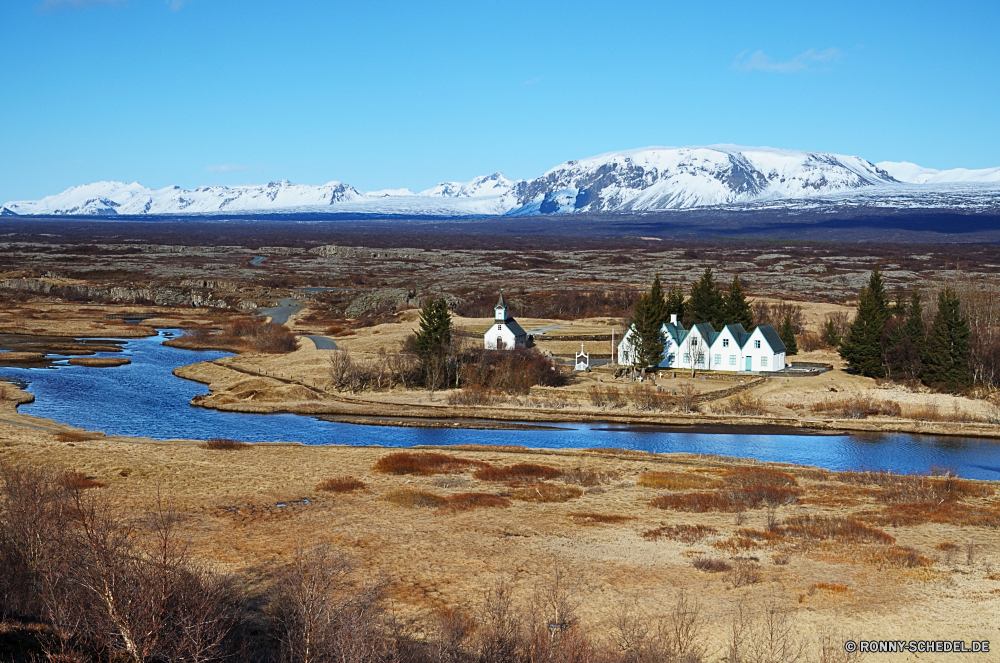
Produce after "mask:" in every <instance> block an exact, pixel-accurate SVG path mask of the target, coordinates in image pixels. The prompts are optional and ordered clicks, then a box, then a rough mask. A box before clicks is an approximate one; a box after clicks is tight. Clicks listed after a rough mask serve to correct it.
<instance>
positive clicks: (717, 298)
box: [629, 268, 798, 369]
mask: <svg viewBox="0 0 1000 663" xmlns="http://www.w3.org/2000/svg"><path fill="white" fill-rule="evenodd" d="M672 314H676V315H677V317H678V320H680V321H681V322H682V323H683V325H684V326H685V327H688V328H690V327H691V326H693V325H696V324H700V323H703V322H708V323H711V325H712V328H713V329H715V330H716V331H719V330H721V329H722V328H723V327H725V326H726V325H731V324H737V323H738V324H741V325H743V329H745V330H746V331H753V329H754V312H753V307H752V306H751V302H749V301H747V297H746V292H745V291H744V290H743V284H742V283H741V282H740V278H739V276H734V277H733V280H732V282H731V283H730V284H729V288H728V289H727V290H726V291H725V292H723V290H722V289H721V288H720V287H719V284H718V283H717V282H716V280H715V275H714V274H713V273H712V270H711V268H706V269H705V272H704V273H703V274H702V276H701V278H700V279H699V280H698V281H697V282H695V283H694V284H692V285H691V296H690V297H689V298H687V299H685V298H684V290H683V289H682V288H681V287H680V286H674V287H671V288H670V289H669V290H668V291H667V292H666V293H664V291H663V286H662V285H661V284H660V275H659V274H657V275H656V276H655V277H654V278H653V285H652V286H651V287H650V289H649V291H648V292H646V293H644V294H643V295H642V296H641V297H640V298H639V300H638V301H637V302H636V305H635V309H634V310H633V313H632V316H631V319H630V320H629V322H630V324H631V325H634V328H635V332H634V334H633V347H634V348H635V351H634V352H635V363H636V365H637V366H638V367H640V368H642V369H649V368H650V367H652V366H656V365H657V364H659V363H660V362H661V361H662V360H663V351H664V347H665V341H666V339H665V338H664V337H663V334H662V326H663V324H664V323H665V322H669V321H670V316H671V315H672ZM779 336H781V340H782V341H783V342H784V343H785V347H786V349H787V351H788V354H790V355H793V354H796V353H797V352H798V348H797V345H796V342H795V331H794V328H793V325H792V319H791V316H790V315H789V314H787V313H786V314H785V316H784V317H783V318H782V323H781V326H780V328H779Z"/></svg>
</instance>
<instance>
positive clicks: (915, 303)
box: [886, 291, 927, 380]
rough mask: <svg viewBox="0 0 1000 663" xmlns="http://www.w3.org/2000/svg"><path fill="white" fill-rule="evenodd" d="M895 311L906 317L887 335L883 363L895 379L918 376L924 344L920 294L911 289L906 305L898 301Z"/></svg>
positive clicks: (915, 377) (922, 310)
mask: <svg viewBox="0 0 1000 663" xmlns="http://www.w3.org/2000/svg"><path fill="white" fill-rule="evenodd" d="M896 310H898V311H902V312H903V315H905V316H906V318H905V320H902V321H899V323H898V324H897V325H896V327H895V328H894V329H893V330H892V332H891V333H890V334H887V338H886V346H887V347H886V365H887V366H888V368H889V374H890V375H891V376H892V377H894V378H903V379H909V380H913V379H917V378H919V377H920V375H921V373H922V371H923V356H924V353H925V352H926V345H927V339H926V333H925V331H924V309H923V305H922V301H921V296H920V293H919V292H917V291H913V293H912V294H911V295H910V303H909V305H908V306H907V305H905V304H903V305H902V306H900V304H899V302H897V305H896Z"/></svg>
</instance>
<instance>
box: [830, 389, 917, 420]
mask: <svg viewBox="0 0 1000 663" xmlns="http://www.w3.org/2000/svg"><path fill="white" fill-rule="evenodd" d="M813 409H814V410H815V411H816V412H829V413H831V414H833V415H835V416H841V417H843V418H845V419H866V418H868V417H873V416H883V417H901V416H903V410H902V408H901V407H900V405H899V403H898V402H896V401H877V400H875V399H874V398H872V397H871V396H870V395H868V394H858V395H854V396H847V397H844V398H826V399H824V400H823V401H822V402H820V403H817V404H816V405H814V406H813Z"/></svg>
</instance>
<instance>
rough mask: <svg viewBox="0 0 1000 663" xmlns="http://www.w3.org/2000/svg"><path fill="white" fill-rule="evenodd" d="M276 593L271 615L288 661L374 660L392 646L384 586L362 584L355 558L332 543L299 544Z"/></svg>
mask: <svg viewBox="0 0 1000 663" xmlns="http://www.w3.org/2000/svg"><path fill="white" fill-rule="evenodd" d="M274 593H275V598H274V601H273V603H272V606H271V614H272V618H273V621H274V624H275V627H276V629H275V630H276V631H277V634H278V637H279V640H280V643H281V653H282V658H283V659H284V660H286V661H289V662H295V663H327V662H330V663H333V662H335V661H352V662H355V661H356V662H358V663H375V662H376V661H379V662H380V661H383V660H385V658H386V656H387V655H388V654H389V653H390V652H391V651H392V642H391V641H390V639H389V638H387V637H386V636H385V632H386V629H385V625H386V620H385V612H384V609H383V607H382V598H383V588H382V586H381V585H379V584H370V585H362V584H360V583H359V582H358V581H357V580H356V578H355V564H354V563H353V561H351V560H350V559H349V558H347V557H345V556H343V555H341V554H338V553H335V552H333V551H332V550H331V549H330V548H329V547H328V546H325V545H320V546H317V547H315V548H312V549H309V550H305V549H303V548H301V547H300V548H298V549H297V550H296V553H295V555H294V557H293V559H292V563H291V564H290V566H289V567H288V568H287V569H285V570H284V572H282V573H281V574H280V576H279V578H278V580H277V583H276V587H275V589H274Z"/></svg>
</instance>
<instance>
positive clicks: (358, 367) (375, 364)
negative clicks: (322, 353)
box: [330, 348, 420, 393]
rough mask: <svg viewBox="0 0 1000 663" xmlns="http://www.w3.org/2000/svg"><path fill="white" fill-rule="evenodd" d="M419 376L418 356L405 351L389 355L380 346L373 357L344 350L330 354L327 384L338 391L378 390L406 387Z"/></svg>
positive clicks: (413, 383)
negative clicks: (358, 355)
mask: <svg viewBox="0 0 1000 663" xmlns="http://www.w3.org/2000/svg"><path fill="white" fill-rule="evenodd" d="M419 376H420V364H419V362H418V361H417V358H416V357H414V356H412V355H406V354H389V353H387V352H386V351H385V349H384V348H383V349H380V350H379V352H378V354H377V355H375V356H374V357H372V356H368V357H364V358H362V359H355V358H354V356H353V355H351V353H350V352H348V351H347V350H338V351H337V352H334V353H333V354H331V355H330V383H331V385H332V386H333V388H334V389H337V390H338V391H350V392H352V393H358V392H360V391H367V390H371V391H381V390H385V389H392V388H393V387H395V386H397V385H402V386H403V387H404V388H409V387H411V386H413V385H415V384H416V383H417V381H418V378H419Z"/></svg>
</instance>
